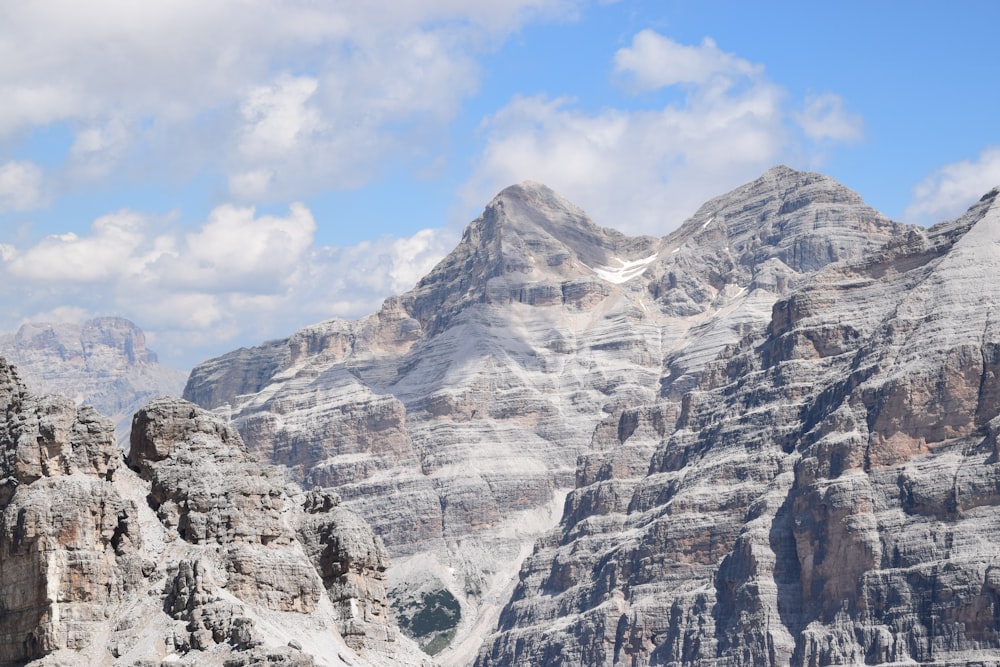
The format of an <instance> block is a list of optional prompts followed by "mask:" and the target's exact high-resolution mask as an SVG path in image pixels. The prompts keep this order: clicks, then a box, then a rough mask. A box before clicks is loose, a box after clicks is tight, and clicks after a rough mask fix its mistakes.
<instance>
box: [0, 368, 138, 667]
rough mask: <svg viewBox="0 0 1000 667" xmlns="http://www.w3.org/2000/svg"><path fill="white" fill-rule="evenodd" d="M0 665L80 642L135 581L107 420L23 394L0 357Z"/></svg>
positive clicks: (134, 543) (130, 518)
mask: <svg viewBox="0 0 1000 667" xmlns="http://www.w3.org/2000/svg"><path fill="white" fill-rule="evenodd" d="M0 409H2V410H3V413H2V414H3V420H4V421H3V423H2V424H0V447H2V453H3V459H2V463H0V465H2V473H3V479H2V482H0V484H2V486H0V507H2V510H3V514H2V516H0V618H2V619H3V633H2V635H0V663H3V664H11V663H17V662H22V661H27V660H32V659H34V658H40V657H42V656H44V655H46V654H48V653H51V652H53V651H56V650H58V649H61V648H69V649H76V648H81V647H83V646H86V645H87V644H88V643H89V641H90V637H91V636H92V634H93V633H94V630H95V628H96V627H97V626H99V625H101V624H103V623H105V622H106V619H105V616H104V614H105V610H106V609H108V608H110V607H113V606H114V605H116V604H118V603H121V602H122V601H123V600H125V599H127V598H128V597H129V596H130V595H133V594H135V593H136V591H137V589H138V588H139V587H140V582H141V580H142V574H141V560H142V559H141V556H140V549H141V547H142V541H141V536H140V535H139V530H138V508H137V506H136V505H135V503H134V501H132V500H131V499H129V498H125V497H123V496H122V495H121V494H120V493H118V491H117V490H116V489H115V487H114V485H113V479H114V478H115V476H116V475H117V474H118V473H119V472H120V470H121V453H120V451H119V450H118V449H117V447H116V446H115V442H114V437H113V435H112V433H111V428H110V424H109V422H107V421H106V420H105V419H103V418H101V417H99V416H98V415H97V414H96V413H95V412H94V410H93V409H92V408H87V407H84V408H79V409H78V408H77V407H76V406H75V405H74V404H73V402H72V401H70V400H69V399H65V398H59V397H47V398H44V399H36V398H34V397H32V396H29V395H28V394H27V392H26V391H25V389H24V386H23V385H22V384H21V383H20V380H19V379H18V377H17V375H16V373H15V372H14V370H13V368H12V367H11V366H10V365H8V364H7V362H6V361H5V360H3V359H0Z"/></svg>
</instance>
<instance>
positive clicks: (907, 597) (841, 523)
mask: <svg viewBox="0 0 1000 667" xmlns="http://www.w3.org/2000/svg"><path fill="white" fill-rule="evenodd" d="M997 195H998V191H993V192H991V193H989V194H988V195H986V196H985V197H984V198H983V200H982V201H980V202H979V204H977V205H976V206H974V207H973V208H972V209H970V211H969V212H968V213H967V214H966V215H965V216H963V217H962V218H960V219H959V220H957V221H954V222H951V223H944V224H941V225H938V226H936V227H934V228H932V229H930V230H927V231H923V230H917V229H912V230H909V231H907V232H905V233H902V234H900V235H898V236H896V237H895V238H893V239H892V240H891V241H890V242H889V243H887V244H886V245H885V246H883V247H882V248H881V249H879V250H878V251H877V252H874V253H872V254H871V255H869V256H866V257H863V258H860V259H859V260H858V261H855V262H851V263H846V264H838V265H834V266H831V267H829V268H828V269H826V270H824V271H821V272H819V273H817V274H816V275H815V276H814V277H813V278H812V279H811V280H810V281H809V282H807V283H805V284H803V285H801V286H800V287H799V288H798V289H796V290H794V291H792V292H791V293H789V294H788V295H786V296H785V297H783V298H782V299H780V300H778V301H777V302H776V303H775V305H774V307H773V309H772V316H771V318H770V321H769V322H768V323H767V326H766V327H760V328H751V329H750V330H749V331H748V332H747V333H746V335H745V337H744V338H743V339H742V340H741V341H740V342H739V343H738V344H736V345H734V346H732V347H731V348H729V349H728V350H727V351H726V353H725V354H724V355H722V356H720V357H719V358H718V359H717V360H716V361H713V362H711V363H710V364H708V365H707V366H706V368H705V370H704V372H702V373H701V375H700V378H699V379H698V382H697V383H696V384H695V385H694V386H693V387H691V388H690V389H688V390H686V391H683V392H679V391H677V390H676V389H675V388H673V387H671V386H670V380H669V378H668V379H667V382H666V384H665V386H664V391H663V397H664V400H662V401H658V402H655V403H653V404H651V405H649V406H646V407H643V408H637V409H634V410H630V411H626V412H623V413H621V415H620V416H619V419H618V422H617V423H618V425H619V428H618V429H614V428H613V425H614V422H613V421H612V420H610V419H609V420H608V421H607V422H606V423H605V424H604V425H602V428H599V429H598V430H597V431H596V432H595V449H597V450H598V451H597V452H596V453H595V454H592V455H589V456H586V457H583V458H582V459H581V462H580V465H579V467H578V474H577V488H576V489H575V490H574V491H572V492H571V493H570V495H569V497H568V498H567V502H566V511H565V513H564V516H563V521H562V523H561V525H560V526H559V527H558V529H556V530H554V531H552V532H551V533H549V534H548V535H546V536H545V537H544V538H543V539H542V540H540V541H539V542H538V543H537V545H536V547H535V550H534V553H533V554H532V556H531V557H530V558H529V559H528V560H527V561H526V562H525V565H524V567H523V568H522V570H521V574H520V579H519V583H518V586H517V589H516V591H515V594H514V596H513V597H512V599H511V601H510V603H509V604H508V605H507V607H506V608H505V609H504V611H503V613H502V616H501V623H500V627H499V632H498V633H497V634H495V635H494V636H493V637H492V638H491V639H490V640H489V641H488V642H487V643H486V644H485V645H484V647H483V649H482V651H481V652H480V654H479V658H478V661H477V664H479V665H484V666H485V665H496V664H504V665H509V664H541V663H545V662H548V661H558V663H559V664H587V665H612V664H664V665H743V664H759V665H787V664H792V665H833V664H935V665H973V664H976V665H978V664H993V663H995V662H997V661H998V660H1000V630H998V628H1000V616H998V611H997V610H998V609H1000V606H998V603H1000V599H998V597H997V589H996V583H995V581H994V580H995V579H996V576H995V568H996V563H995V557H996V550H995V547H994V546H993V545H994V544H995V542H996V539H997V536H998V535H1000V515H998V514H997V512H996V507H997V505H998V504H1000V496H998V495H997V489H998V488H1000V487H998V486H997V480H998V479H1000V469H998V468H997V462H998V460H1000V458H998V456H997V454H996V444H995V443H996V438H995V432H996V425H997V423H998V419H997V415H998V414H1000V402H998V401H997V398H998V395H997V388H996V383H997V380H996V376H997V369H996V366H997V364H998V359H997V354H996V350H997V349H998V344H1000V331H998V330H997V328H996V326H995V324H994V320H995V319H996V314H997V312H998V307H1000V298H998V297H997V295H996V293H995V290H993V289H991V287H990V285H991V278H993V277H995V276H997V275H1000V202H997ZM645 452H649V453H650V456H649V457H648V458H647V459H646V460H647V466H646V468H645V470H643V466H642V465H641V461H642V459H643V456H642V454H643V453H645Z"/></svg>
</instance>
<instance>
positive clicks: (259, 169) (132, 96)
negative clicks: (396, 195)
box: [0, 0, 577, 206]
mask: <svg viewBox="0 0 1000 667" xmlns="http://www.w3.org/2000/svg"><path fill="white" fill-rule="evenodd" d="M576 3H577V0H504V1H502V2H480V1H476V2H465V1H459V0H444V1H442V0H414V1H413V2H406V3H398V2H390V1H389V0H373V1H371V2H364V3H340V2H338V3H316V2H313V0H289V1H288V2H282V3H266V2H265V3H259V2H250V3H247V2H243V1H242V0H218V1H217V2H211V3H204V2H195V1H194V0H177V1H175V2H166V3H155V5H149V4H145V5H143V6H139V5H136V4H134V3H129V2H123V0H94V1H93V2H88V3H86V4H85V5H83V4H79V3H75V4H71V5H67V4H66V3H64V2H60V1H59V0H38V1H37V2H30V3H12V4H10V5H9V6H6V7H5V9H4V20H3V21H2V22H0V99H3V100H4V104H3V105H0V139H2V138H5V137H10V136H13V135H15V134H17V133H25V132H26V131H29V130H30V129H31V128H35V127H40V126H46V125H49V124H51V123H58V122H65V123H66V124H67V126H69V127H72V128H74V131H75V132H76V133H77V136H76V137H75V141H74V143H73V146H72V149H71V151H70V153H71V154H70V155H69V156H68V161H69V164H68V165H67V169H68V170H69V172H70V173H69V176H70V178H68V179H61V180H59V183H61V184H67V183H77V184H80V183H81V182H87V181H91V182H92V181H99V180H101V179H104V178H107V177H108V176H109V175H112V174H113V173H114V172H115V170H116V169H118V170H126V169H128V170H129V171H130V172H132V173H135V172H136V171H137V170H136V169H130V165H132V166H134V165H136V164H138V165H140V166H141V167H142V168H143V170H144V171H145V172H149V171H150V170H153V169H154V168H155V169H161V170H163V169H172V170H177V171H179V173H192V172H197V171H199V170H201V169H204V166H205V164H206V163H207V164H212V165H213V168H214V169H218V170H221V171H222V172H223V175H224V177H225V178H226V179H228V181H229V183H230V185H231V188H232V191H231V193H230V194H231V195H232V196H233V197H235V198H236V199H237V200H239V201H248V200H249V199H251V198H252V199H255V200H258V201H260V200H261V198H266V199H268V200H270V201H279V200H282V201H287V200H289V199H296V198H301V197H303V196H306V195H308V194H311V193H312V192H314V191H315V189H316V188H317V187H320V186H322V187H324V188H330V187H334V188H336V187H355V186H358V185H360V184H362V183H364V182H365V180H366V179H369V178H371V177H373V176H374V175H376V174H377V173H378V168H379V160H380V159H381V158H383V157H384V156H385V155H387V154H389V152H390V151H391V152H392V153H393V154H394V155H410V156H414V155H416V156H420V155H425V154H433V152H434V150H435V145H436V139H437V138H438V137H440V136H443V134H442V133H443V132H444V130H445V124H446V122H447V120H449V119H450V118H452V117H453V116H454V115H455V114H456V113H457V111H458V108H459V106H460V104H461V101H462V100H463V99H464V98H465V97H466V96H468V95H469V94H470V93H472V92H473V91H475V90H476V87H477V85H478V78H479V72H478V58H479V56H480V55H481V54H482V52H483V51H484V50H485V49H489V48H491V47H492V46H493V45H496V44H498V43H499V42H500V41H502V39H503V38H504V37H506V36H507V35H509V34H510V33H511V32H512V31H514V30H516V29H518V27H519V26H521V25H523V24H524V23H525V22H526V21H528V20H531V19H533V18H537V17H539V16H568V15H571V14H572V13H573V11H574V8H575V5H576ZM179 35H180V36H183V39H178V36H179ZM410 124H420V125H422V126H425V127H426V128H429V129H428V131H424V132H409V131H406V126H408V125H410ZM433 157H434V156H433V155H429V156H428V158H427V159H428V160H431V159H433ZM2 201H4V200H3V199H2V192H0V202H2ZM8 206H9V204H8Z"/></svg>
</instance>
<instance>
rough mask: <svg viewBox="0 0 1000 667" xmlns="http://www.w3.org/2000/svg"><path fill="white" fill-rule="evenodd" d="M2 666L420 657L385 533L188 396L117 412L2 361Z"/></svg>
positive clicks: (413, 660) (354, 661)
mask: <svg viewBox="0 0 1000 667" xmlns="http://www.w3.org/2000/svg"><path fill="white" fill-rule="evenodd" d="M0 474H2V478H0V664H21V663H24V662H32V663H35V662H36V661H37V663H38V664H53V665H55V664H59V665H67V664H73V665H80V664H87V665H111V664H115V665H159V664H161V663H164V664H166V663H171V664H188V665H195V664H197V665H234V666H235V665H259V664H285V665H299V666H303V667H304V666H306V665H314V664H316V665H342V664H351V665H364V664H371V665H388V664H423V663H424V659H423V658H421V657H419V656H418V655H416V654H415V648H410V647H409V646H408V644H407V643H406V641H403V640H399V638H398V636H397V632H396V630H395V628H394V626H393V625H392V624H391V622H390V621H389V618H388V610H387V601H386V593H385V570H386V567H387V562H386V558H385V552H384V549H383V547H382V546H381V543H380V541H379V540H378V538H377V537H375V535H374V534H373V533H372V531H371V529H370V528H368V527H367V526H366V525H365V524H364V523H363V522H362V521H361V520H360V519H359V518H358V517H356V516H354V515H353V514H351V513H350V512H348V511H347V510H346V509H344V508H341V507H339V506H338V498H337V497H336V494H334V493H332V492H330V491H324V490H313V491H310V492H309V493H305V492H303V491H302V490H301V489H300V488H299V487H297V486H295V485H294V484H289V483H287V482H286V480H285V475H284V473H283V472H282V471H279V470H276V469H274V468H270V467H267V466H262V465H261V464H259V463H257V462H256V460H255V459H253V457H252V456H251V455H250V454H249V453H248V452H247V450H246V448H245V446H244V445H243V442H242V440H241V439H240V437H239V435H238V434H237V433H236V431H235V430H234V429H232V428H231V427H230V426H229V425H228V424H226V423H225V422H224V421H222V420H220V419H219V418H218V417H216V416H214V415H211V414H210V413H207V412H205V411H204V410H201V409H200V408H198V407H196V406H194V405H193V404H191V403H187V402H186V401H182V400H180V399H161V400H158V401H156V402H154V403H152V404H150V405H149V406H147V407H146V408H144V409H143V410H141V411H140V412H139V413H137V415H136V418H135V420H134V426H133V430H132V448H131V452H130V455H129V457H128V459H125V458H124V457H123V455H122V452H121V450H120V449H119V448H118V446H117V445H116V443H115V439H114V430H113V427H112V424H111V422H110V420H108V419H106V418H104V417H101V416H99V415H98V414H97V413H96V411H95V410H94V409H93V408H91V407H89V406H83V407H78V406H76V405H75V404H74V402H73V401H72V400H70V399H68V398H64V397H58V396H46V397H35V396H32V395H31V394H29V393H28V392H27V391H26V389H25V388H24V385H23V384H22V383H21V381H20V379H19V378H18V377H17V375H16V373H15V371H14V370H13V368H12V367H11V366H10V365H9V364H8V363H7V362H6V361H5V360H3V359H0Z"/></svg>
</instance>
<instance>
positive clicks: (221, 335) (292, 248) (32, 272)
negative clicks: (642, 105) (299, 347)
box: [0, 204, 456, 364]
mask: <svg viewBox="0 0 1000 667" xmlns="http://www.w3.org/2000/svg"><path fill="white" fill-rule="evenodd" d="M316 229H317V226H316V223H315V221H314V219H313V216H312V214H311V212H310V211H309V210H308V208H306V207H305V206H303V205H301V204H293V205H291V206H290V207H289V210H288V212H287V214H286V215H281V216H278V215H257V214H256V212H255V211H254V209H253V208H250V207H239V206H234V205H223V206H219V207H217V208H215V209H214V210H213V211H212V212H211V213H210V214H209V215H208V216H207V218H206V219H205V220H204V221H203V222H202V223H201V224H200V225H198V226H197V227H196V228H194V229H191V230H185V229H184V228H183V227H181V226H179V225H178V224H175V222H174V221H172V220H170V219H161V218H155V217H152V216H146V215H143V214H140V213H137V212H134V211H119V212H117V213H113V214H110V215H106V216H102V217H101V218H98V219H97V220H95V221H94V222H93V224H92V225H91V227H90V230H89V232H88V233H87V234H80V235H77V234H59V235H52V236H49V237H46V238H44V239H42V240H40V241H38V242H37V243H34V244H33V245H28V246H26V247H21V248H18V247H15V246H14V245H11V244H3V245H0V302H3V303H5V305H6V304H9V305H10V307H8V308H5V309H4V310H3V312H4V315H5V321H0V329H4V330H13V329H14V328H16V326H18V325H19V324H21V323H22V322H23V321H26V320H34V321H44V320H52V319H60V320H61V319H66V318H67V317H72V318H73V319H74V320H79V319H81V318H82V317H84V316H85V315H87V316H95V315H100V314H106V313H108V312H116V313H120V314H123V315H125V316H126V317H130V318H132V319H134V320H135V321H136V322H138V323H140V324H141V326H143V327H144V328H146V329H148V330H149V332H150V333H151V335H152V336H154V337H155V339H156V340H157V344H158V345H160V346H162V349H159V350H158V351H159V352H161V353H163V354H164V358H167V359H171V358H172V359H173V360H174V363H179V364H193V363H196V362H197V361H200V360H202V359H203V358H205V357H206V356H208V355H209V354H213V353H221V352H223V351H225V350H228V349H231V348H232V347H233V346H235V345H237V344H244V345H252V344H255V343H257V342H259V341H261V340H263V339H265V338H270V337H274V336H281V335H288V334H290V333H292V331H294V330H295V329H296V328H298V327H301V326H305V325H306V324H309V323H312V322H316V321H319V320H322V319H325V318H327V317H331V316H343V317H360V316H363V315H366V314H368V313H371V312H374V311H375V310H376V309H377V308H378V307H379V304H380V302H381V300H382V299H383V298H385V297H386V296H388V295H390V294H397V293H401V292H403V291H405V290H407V289H409V288H411V287H412V286H413V285H414V283H415V282H416V281H417V280H418V279H419V278H420V277H421V276H423V275H424V274H426V273H427V272H428V271H429V270H430V269H431V268H432V267H433V265H434V264H435V263H436V262H437V261H439V260H440V259H441V257H443V256H444V254H445V253H446V252H447V251H448V250H450V248H451V247H452V246H453V245H454V243H455V242H456V239H454V238H452V237H451V235H450V234H448V233H446V232H443V231H440V230H429V229H428V230H423V231H420V232H417V233H416V234H414V235H413V236H410V237H406V238H396V237H384V238H381V239H379V240H376V241H366V242H363V243H360V244H358V245H356V246H352V247H342V248H338V247H329V246H320V245H317V243H316V240H315V234H316ZM66 304H73V305H72V307H67V306H66Z"/></svg>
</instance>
